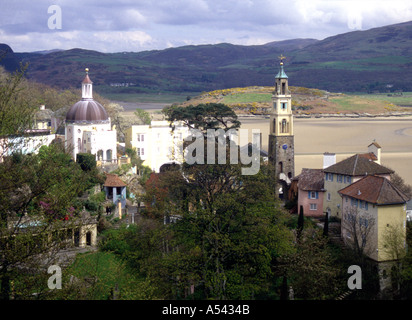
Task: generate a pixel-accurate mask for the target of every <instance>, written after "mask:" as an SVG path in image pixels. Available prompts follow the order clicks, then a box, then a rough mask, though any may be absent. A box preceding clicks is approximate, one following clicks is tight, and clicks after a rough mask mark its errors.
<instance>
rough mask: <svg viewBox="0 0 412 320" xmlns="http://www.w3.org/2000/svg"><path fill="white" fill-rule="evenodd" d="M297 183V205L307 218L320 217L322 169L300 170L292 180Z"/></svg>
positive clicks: (322, 188) (322, 194) (323, 190)
mask: <svg viewBox="0 0 412 320" xmlns="http://www.w3.org/2000/svg"><path fill="white" fill-rule="evenodd" d="M294 180H295V181H297V192H298V205H297V208H300V207H301V206H302V207H303V213H304V215H305V216H308V217H322V216H324V215H325V214H324V212H323V196H324V193H325V189H324V172H323V170H322V169H306V168H304V169H302V172H301V174H299V175H298V176H297V177H295V179H294Z"/></svg>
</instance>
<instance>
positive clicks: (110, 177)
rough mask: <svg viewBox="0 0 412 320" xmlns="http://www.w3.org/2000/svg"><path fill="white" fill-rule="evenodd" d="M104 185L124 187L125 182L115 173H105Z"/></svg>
mask: <svg viewBox="0 0 412 320" xmlns="http://www.w3.org/2000/svg"><path fill="white" fill-rule="evenodd" d="M104 186H105V187H125V186H126V184H125V183H124V182H123V181H122V180H121V179H120V178H119V177H118V176H116V175H115V174H110V173H106V181H105V183H104Z"/></svg>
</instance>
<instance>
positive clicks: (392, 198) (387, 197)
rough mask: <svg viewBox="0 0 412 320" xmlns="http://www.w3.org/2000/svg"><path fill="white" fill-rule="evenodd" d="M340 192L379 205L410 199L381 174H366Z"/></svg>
mask: <svg viewBox="0 0 412 320" xmlns="http://www.w3.org/2000/svg"><path fill="white" fill-rule="evenodd" d="M338 192H339V193H340V194H341V195H345V196H349V197H351V198H355V199H358V200H363V201H367V202H369V203H373V204H377V205H385V204H386V205H388V204H399V203H406V202H407V201H408V200H409V199H408V197H407V196H406V195H405V194H404V193H403V192H402V191H400V190H399V189H398V188H397V187H395V186H394V185H393V184H392V183H391V182H390V181H389V180H388V179H386V178H384V177H379V176H366V177H364V178H362V179H360V180H358V181H356V182H354V183H352V184H351V185H349V186H347V187H346V188H343V189H342V190H339V191H338Z"/></svg>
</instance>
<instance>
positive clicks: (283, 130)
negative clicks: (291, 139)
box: [282, 119, 288, 133]
mask: <svg viewBox="0 0 412 320" xmlns="http://www.w3.org/2000/svg"><path fill="white" fill-rule="evenodd" d="M287 126H288V123H287V121H286V119H283V120H282V133H286V132H288V131H287V129H288V128H287Z"/></svg>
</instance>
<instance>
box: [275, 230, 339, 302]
mask: <svg viewBox="0 0 412 320" xmlns="http://www.w3.org/2000/svg"><path fill="white" fill-rule="evenodd" d="M281 262H282V263H281V264H280V265H279V269H280V270H281V272H282V273H283V274H284V276H285V277H287V279H288V280H289V282H290V284H291V286H292V287H293V292H294V295H295V297H298V298H300V299H309V300H324V299H330V298H333V297H334V296H335V295H336V293H337V276H338V271H339V269H338V268H337V267H336V266H335V265H334V260H333V258H332V255H331V252H330V251H329V248H328V246H327V239H326V238H325V237H323V236H322V233H321V232H320V230H315V229H312V228H308V229H305V230H304V231H303V232H302V234H301V236H300V239H299V241H296V247H295V250H294V251H293V252H291V253H289V254H287V255H284V256H282V257H281Z"/></svg>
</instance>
